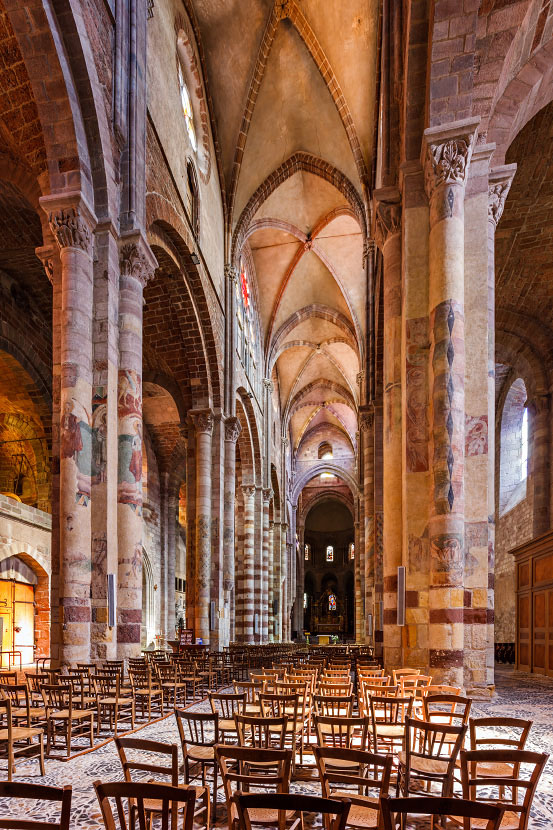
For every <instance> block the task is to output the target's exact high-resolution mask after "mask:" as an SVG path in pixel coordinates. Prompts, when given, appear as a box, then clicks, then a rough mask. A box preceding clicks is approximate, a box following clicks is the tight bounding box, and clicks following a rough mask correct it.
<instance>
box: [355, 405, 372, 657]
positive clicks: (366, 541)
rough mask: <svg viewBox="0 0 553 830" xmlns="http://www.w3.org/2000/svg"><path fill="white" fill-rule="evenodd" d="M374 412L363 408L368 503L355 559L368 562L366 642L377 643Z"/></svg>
mask: <svg viewBox="0 0 553 830" xmlns="http://www.w3.org/2000/svg"><path fill="white" fill-rule="evenodd" d="M373 428H374V408H373V406H372V405H367V406H365V407H362V408H361V410H360V414H359V431H360V433H361V436H362V443H363V498H364V501H365V511H364V519H365V527H364V531H365V532H364V535H363V544H361V547H360V550H356V551H355V556H356V557H358V556H362V557H364V559H365V584H364V586H362V590H363V591H364V594H365V642H367V643H372V642H373V641H374V630H375V622H376V620H375V613H374V432H373ZM369 614H372V634H369V624H368V615H369Z"/></svg>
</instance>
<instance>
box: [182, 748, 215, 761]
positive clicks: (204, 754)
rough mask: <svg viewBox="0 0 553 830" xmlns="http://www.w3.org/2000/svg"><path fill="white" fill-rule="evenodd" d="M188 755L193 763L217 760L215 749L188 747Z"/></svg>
mask: <svg viewBox="0 0 553 830" xmlns="http://www.w3.org/2000/svg"><path fill="white" fill-rule="evenodd" d="M186 754H187V755H188V757H189V758H190V759H191V760H192V761H213V760H214V759H215V747H214V746H195V745H194V744H193V745H192V746H190V745H187V747H186Z"/></svg>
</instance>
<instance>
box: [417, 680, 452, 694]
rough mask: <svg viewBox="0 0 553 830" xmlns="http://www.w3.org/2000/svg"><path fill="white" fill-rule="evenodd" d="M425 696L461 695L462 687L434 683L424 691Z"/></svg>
mask: <svg viewBox="0 0 553 830" xmlns="http://www.w3.org/2000/svg"><path fill="white" fill-rule="evenodd" d="M423 694H425V695H460V694H461V687H460V686H446V685H445V683H437V684H434V683H432V684H431V685H430V686H425V688H424V689H423Z"/></svg>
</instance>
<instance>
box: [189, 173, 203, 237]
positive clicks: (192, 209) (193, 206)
mask: <svg viewBox="0 0 553 830" xmlns="http://www.w3.org/2000/svg"><path fill="white" fill-rule="evenodd" d="M186 213H187V214H188V218H189V220H190V224H191V225H192V231H193V233H194V236H195V237H196V238H197V237H198V236H199V233H200V191H199V188H198V176H197V175H196V168H195V167H194V163H193V162H192V159H188V160H187V162H186Z"/></svg>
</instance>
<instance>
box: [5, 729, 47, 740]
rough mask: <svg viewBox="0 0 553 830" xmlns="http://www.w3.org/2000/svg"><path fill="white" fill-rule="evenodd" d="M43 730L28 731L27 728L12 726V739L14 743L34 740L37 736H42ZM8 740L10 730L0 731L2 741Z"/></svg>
mask: <svg viewBox="0 0 553 830" xmlns="http://www.w3.org/2000/svg"><path fill="white" fill-rule="evenodd" d="M42 734H43V732H42V729H28V728H27V727H26V726H12V738H13V740H14V741H23V740H25V739H26V738H34V737H35V735H42ZM7 740H8V730H7V729H0V741H7Z"/></svg>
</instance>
